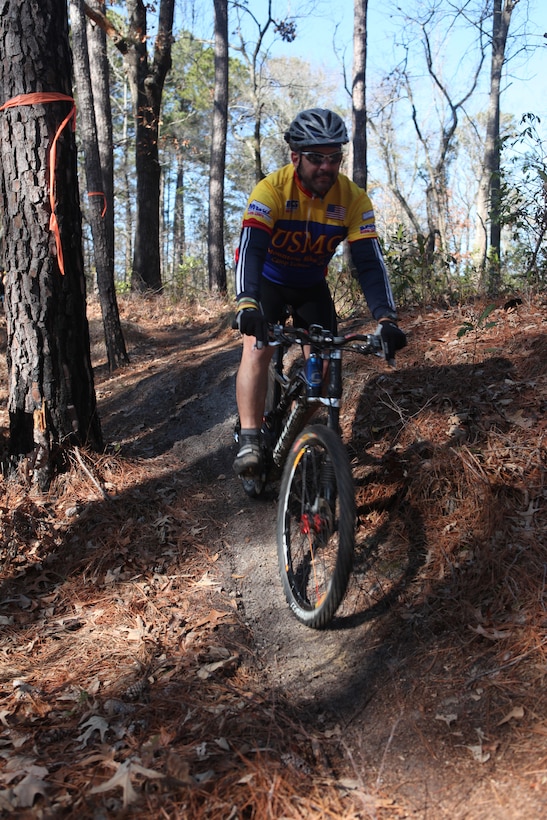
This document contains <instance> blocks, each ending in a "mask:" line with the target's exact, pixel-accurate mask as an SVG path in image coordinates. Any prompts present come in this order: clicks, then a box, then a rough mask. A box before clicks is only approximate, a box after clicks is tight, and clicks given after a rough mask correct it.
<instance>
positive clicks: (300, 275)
mask: <svg viewBox="0 0 547 820" xmlns="http://www.w3.org/2000/svg"><path fill="white" fill-rule="evenodd" d="M253 229H259V232H256V231H254V230H253ZM266 235H267V237H269V240H268V239H267V238H266ZM257 237H258V239H257ZM344 239H347V240H348V241H349V243H350V246H351V244H352V243H355V242H358V240H362V239H368V240H371V241H372V245H371V246H370V249H371V250H370V253H367V256H371V255H372V257H373V261H372V268H376V270H375V272H374V273H375V280H376V281H375V283H374V282H373V283H371V287H369V288H367V289H368V291H369V292H368V293H365V296H366V297H367V301H368V302H369V306H370V308H371V311H372V312H373V314H374V313H375V307H376V303H378V304H380V303H381V304H382V306H387V307H389V308H390V309H393V298H392V296H391V290H390V287H389V282H388V278H387V271H386V269H385V265H384V262H383V257H382V254H381V250H380V247H379V244H378V234H377V232H376V225H375V219H374V210H373V207H372V203H371V201H370V199H369V196H368V194H367V193H366V192H365V191H364V190H363V189H362V188H360V187H359V186H358V185H356V184H355V183H354V182H353V181H352V180H351V179H349V177H347V176H345V175H344V174H338V177H337V179H336V182H335V183H334V185H333V186H332V188H331V189H330V190H329V191H328V193H327V194H325V196H324V197H322V198H321V197H318V196H314V195H312V194H310V193H309V192H307V191H306V190H305V189H304V188H303V187H302V184H301V182H300V180H299V178H298V176H297V174H296V173H295V169H294V166H293V165H292V164H289V165H285V166H284V167H283V168H280V169H279V170H277V171H274V172H273V173H271V174H269V175H268V176H267V177H265V179H263V180H261V181H260V182H259V183H258V184H257V185H256V186H255V188H254V190H253V192H252V193H251V196H250V197H249V200H248V202H247V207H246V209H245V213H244V216H243V228H242V233H241V239H240V244H239V249H238V255H237V263H236V294H238V295H239V294H242V293H244V294H245V295H248V296H253V297H255V298H256V296H257V295H258V294H259V293H260V283H259V279H260V276H261V275H262V276H264V277H265V278H266V279H268V280H270V281H271V282H274V283H276V284H279V285H288V286H290V287H297V288H298V287H302V288H307V287H313V286H314V285H316V284H318V283H319V282H321V281H322V280H323V279H324V278H325V276H326V274H327V268H328V264H329V262H330V260H331V259H332V257H333V255H334V253H335V251H336V248H337V247H338V246H339V245H340V243H341V242H342V241H343V240H344ZM257 241H258V242H259V244H260V245H261V246H263V247H262V250H263V251H264V250H266V247H265V246H266V245H267V250H266V252H265V258H264V253H257V252H256V251H257V248H256V246H257ZM359 244H361V243H359ZM366 244H367V245H369V243H366ZM259 267H261V270H258V268H259ZM370 268H371V263H370V259H368V260H367V279H368V270H369V269H370ZM358 272H359V271H358ZM359 273H360V272H359ZM359 280H360V282H361V284H362V286H363V282H362V281H361V277H359ZM371 294H372V302H373V304H371V299H370V298H369V296H370V295H371Z"/></svg>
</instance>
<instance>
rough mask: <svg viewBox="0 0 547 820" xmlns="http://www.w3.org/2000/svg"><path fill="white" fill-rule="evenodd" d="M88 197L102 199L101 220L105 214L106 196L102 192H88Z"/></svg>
mask: <svg viewBox="0 0 547 820" xmlns="http://www.w3.org/2000/svg"><path fill="white" fill-rule="evenodd" d="M87 195H88V196H102V198H103V209H102V211H101V218H103V217H104V215H105V213H106V195H105V194H104V193H103V192H102V191H88V192H87Z"/></svg>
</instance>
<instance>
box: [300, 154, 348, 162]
mask: <svg viewBox="0 0 547 820" xmlns="http://www.w3.org/2000/svg"><path fill="white" fill-rule="evenodd" d="M300 154H301V156H303V157H306V159H307V160H308V162H311V164H312V165H317V166H319V165H322V164H323V163H324V162H328V164H329V165H339V164H340V163H341V162H342V157H343V156H344V154H343V153H342V151H335V152H334V154H320V153H318V152H317V151H300Z"/></svg>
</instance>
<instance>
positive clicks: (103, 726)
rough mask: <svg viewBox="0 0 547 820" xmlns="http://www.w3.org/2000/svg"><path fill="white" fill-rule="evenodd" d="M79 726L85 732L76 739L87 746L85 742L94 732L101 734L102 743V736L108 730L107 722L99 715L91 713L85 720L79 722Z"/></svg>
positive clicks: (102, 741)
mask: <svg viewBox="0 0 547 820" xmlns="http://www.w3.org/2000/svg"><path fill="white" fill-rule="evenodd" d="M86 727H87V728H86ZM80 728H81V729H85V732H84V733H83V734H82V735H80V737H79V738H78V740H80V741H81V743H82V746H87V743H88V741H89V739H90V738H91V736H92V735H93V733H94V732H99V734H100V736H101V743H104V736H105V734H106V733H107V731H108V723H107V722H106V720H105V719H104V718H102V717H101V716H100V715H92V717H90V718H89V720H86V722H85V723H82V724H81V727H80Z"/></svg>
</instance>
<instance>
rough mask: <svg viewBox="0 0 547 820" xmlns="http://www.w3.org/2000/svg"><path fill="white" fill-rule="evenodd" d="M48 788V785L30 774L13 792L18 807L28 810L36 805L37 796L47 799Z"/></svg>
mask: <svg viewBox="0 0 547 820" xmlns="http://www.w3.org/2000/svg"><path fill="white" fill-rule="evenodd" d="M47 788H48V786H47V783H44V781H43V780H39V779H38V778H37V777H34V775H32V774H28V775H27V776H26V777H25V778H23V780H21V782H20V783H18V784H17V786H15V787H14V788H13V790H12V791H13V793H14V795H15V796H16V798H17V806H18V807H20V808H25V809H28V808H31V807H32V806H33V805H34V800H35V799H36V795H38V794H40V795H42V797H45V795H46V793H47Z"/></svg>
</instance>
